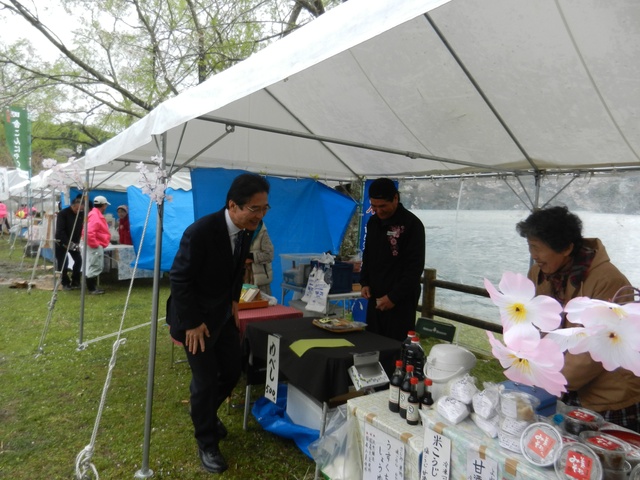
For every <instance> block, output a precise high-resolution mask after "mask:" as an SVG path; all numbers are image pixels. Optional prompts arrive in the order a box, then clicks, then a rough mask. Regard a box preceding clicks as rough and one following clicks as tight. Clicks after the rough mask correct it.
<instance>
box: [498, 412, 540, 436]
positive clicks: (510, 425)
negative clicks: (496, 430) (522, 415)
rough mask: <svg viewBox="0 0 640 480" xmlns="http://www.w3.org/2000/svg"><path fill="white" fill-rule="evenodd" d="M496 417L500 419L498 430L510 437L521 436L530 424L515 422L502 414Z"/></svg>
mask: <svg viewBox="0 0 640 480" xmlns="http://www.w3.org/2000/svg"><path fill="white" fill-rule="evenodd" d="M498 417H499V418H500V430H502V431H503V432H505V433H509V434H511V435H518V436H520V435H522V432H524V431H525V430H526V429H527V427H528V426H529V425H531V423H532V421H528V420H517V419H515V418H513V417H509V416H507V415H503V414H502V413H500V414H498Z"/></svg>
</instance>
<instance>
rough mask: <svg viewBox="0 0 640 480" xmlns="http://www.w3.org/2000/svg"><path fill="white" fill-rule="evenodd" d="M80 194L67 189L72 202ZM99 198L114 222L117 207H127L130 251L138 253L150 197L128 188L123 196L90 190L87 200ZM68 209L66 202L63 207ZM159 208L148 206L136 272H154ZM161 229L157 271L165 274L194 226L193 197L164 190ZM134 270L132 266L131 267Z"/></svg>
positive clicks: (116, 216) (135, 188)
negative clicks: (159, 260) (184, 234)
mask: <svg viewBox="0 0 640 480" xmlns="http://www.w3.org/2000/svg"><path fill="white" fill-rule="evenodd" d="M78 193H80V191H79V190H77V189H70V192H69V198H75V197H76V195H77V194H78ZM98 195H103V196H105V197H107V200H108V201H109V203H110V204H111V205H109V206H108V207H107V211H106V212H105V213H111V214H112V215H113V217H114V218H115V219H117V218H118V212H117V209H118V206H119V205H127V206H128V207H129V222H130V224H131V238H132V239H133V247H134V249H135V251H136V253H137V252H138V251H139V249H140V241H141V239H142V232H143V229H144V225H145V221H146V219H147V211H148V209H149V202H150V200H149V196H148V195H145V194H143V193H142V189H141V188H140V187H135V186H131V187H128V188H127V191H126V192H117V191H113V190H92V191H91V194H90V195H89V199H90V200H91V202H93V199H94V198H95V197H97V196H98ZM64 206H69V203H68V202H67V203H66V205H65V204H63V207H64ZM157 212H158V207H157V205H156V204H155V203H153V204H152V206H151V212H150V215H149V224H148V225H147V230H146V232H145V238H144V248H143V249H142V253H141V255H140V261H139V262H138V268H142V269H146V270H153V268H154V262H155V254H156V223H157V222H156V219H157V215H158V213H157ZM163 223H164V229H163V232H162V258H161V264H160V269H161V270H162V271H163V272H168V271H169V269H170V268H171V264H172V263H173V257H175V254H176V252H177V251H178V245H179V244H180V238H182V232H184V230H185V228H187V227H188V226H189V225H191V224H192V223H193V197H192V194H191V192H190V191H184V190H174V189H173V188H167V190H166V197H165V203H164V222H163ZM132 266H133V265H132Z"/></svg>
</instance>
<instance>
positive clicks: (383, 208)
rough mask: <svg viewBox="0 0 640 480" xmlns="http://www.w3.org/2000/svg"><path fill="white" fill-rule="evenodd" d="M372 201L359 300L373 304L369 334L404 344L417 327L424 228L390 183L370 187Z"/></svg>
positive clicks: (378, 182)
mask: <svg viewBox="0 0 640 480" xmlns="http://www.w3.org/2000/svg"><path fill="white" fill-rule="evenodd" d="M369 198H370V201H371V208H372V209H373V212H374V213H375V215H372V216H371V218H369V221H368V222H367V236H366V239H365V244H364V252H363V255H362V270H361V272H360V284H361V285H362V290H361V292H362V293H361V294H362V296H363V297H364V298H366V299H368V300H369V301H368V302H367V330H368V331H370V332H373V333H377V334H380V335H384V336H386V337H389V338H394V339H396V340H400V341H402V340H404V339H405V338H406V337H407V331H409V330H413V329H414V328H415V324H416V310H417V306H418V300H419V298H420V276H421V275H422V272H423V271H424V258H425V234H424V225H423V224H422V222H421V221H420V219H419V218H418V217H416V216H415V215H414V214H413V213H411V212H410V211H409V210H407V209H406V208H404V206H403V205H402V203H400V193H399V192H398V189H397V188H396V186H395V184H394V183H393V181H392V180H390V179H388V178H379V179H377V180H374V181H373V182H371V185H370V186H369Z"/></svg>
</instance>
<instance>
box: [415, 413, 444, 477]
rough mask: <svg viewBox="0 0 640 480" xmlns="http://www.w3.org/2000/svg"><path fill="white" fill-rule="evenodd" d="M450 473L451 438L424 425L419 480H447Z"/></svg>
mask: <svg viewBox="0 0 640 480" xmlns="http://www.w3.org/2000/svg"><path fill="white" fill-rule="evenodd" d="M450 475H451V440H449V439H448V438H447V437H445V436H444V435H442V434H441V433H436V432H434V431H433V430H431V429H430V428H429V427H426V426H425V427H424V443H423V445H422V467H421V469H420V480H449V476H450Z"/></svg>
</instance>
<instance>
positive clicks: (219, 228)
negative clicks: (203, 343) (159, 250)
mask: <svg viewBox="0 0 640 480" xmlns="http://www.w3.org/2000/svg"><path fill="white" fill-rule="evenodd" d="M252 233H253V232H250V231H246V230H245V231H244V239H243V243H242V250H241V252H240V258H239V259H238V260H237V261H236V259H234V256H233V251H232V249H231V244H230V241H229V231H228V229H227V223H226V221H225V214H224V209H222V210H220V211H218V212H216V213H212V214H210V215H207V216H205V217H202V218H200V219H199V220H196V221H195V222H194V223H192V224H191V225H190V226H189V227H187V229H186V230H185V231H184V234H183V235H182V239H181V240H180V247H179V248H178V253H176V257H175V259H174V260H173V265H172V266H171V271H170V273H169V278H170V282H171V295H170V296H169V299H168V300H167V323H168V324H169V325H170V327H171V335H172V336H173V338H175V339H176V340H178V341H180V342H184V340H185V330H189V329H192V328H196V327H198V326H200V325H201V324H203V323H205V324H206V325H207V328H208V329H209V333H210V335H211V337H212V338H214V339H215V337H216V336H217V334H218V333H219V331H220V328H221V327H222V325H223V324H224V322H225V321H226V320H228V318H229V316H230V315H231V306H232V302H233V301H238V300H239V299H240V292H241V290H242V281H243V276H244V262H245V260H246V258H247V256H248V254H249V247H250V243H251V235H252Z"/></svg>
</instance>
